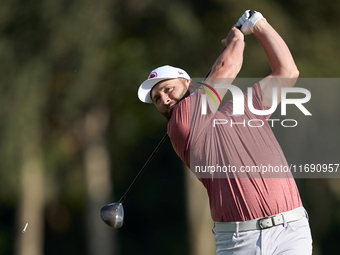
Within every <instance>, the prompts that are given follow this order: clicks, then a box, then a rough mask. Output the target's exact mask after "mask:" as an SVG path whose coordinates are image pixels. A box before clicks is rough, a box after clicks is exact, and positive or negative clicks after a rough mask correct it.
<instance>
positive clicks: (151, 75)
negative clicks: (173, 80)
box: [149, 72, 157, 79]
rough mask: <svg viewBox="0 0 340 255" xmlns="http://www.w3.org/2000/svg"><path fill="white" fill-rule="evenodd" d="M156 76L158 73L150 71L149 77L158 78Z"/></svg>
mask: <svg viewBox="0 0 340 255" xmlns="http://www.w3.org/2000/svg"><path fill="white" fill-rule="evenodd" d="M156 77H157V73H156V72H152V73H150V76H149V79H152V78H156Z"/></svg>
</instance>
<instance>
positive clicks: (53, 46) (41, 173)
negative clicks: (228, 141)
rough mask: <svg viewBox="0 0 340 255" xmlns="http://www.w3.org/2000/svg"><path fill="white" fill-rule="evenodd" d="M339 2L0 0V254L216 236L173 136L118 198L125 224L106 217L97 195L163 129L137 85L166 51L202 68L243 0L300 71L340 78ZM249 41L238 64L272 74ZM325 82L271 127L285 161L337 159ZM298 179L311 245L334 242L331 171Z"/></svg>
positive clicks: (334, 87)
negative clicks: (287, 119)
mask: <svg viewBox="0 0 340 255" xmlns="http://www.w3.org/2000/svg"><path fill="white" fill-rule="evenodd" d="M339 7H340V2H339V1H328V2H325V1H321V0H309V1H307V0H285V1H269V0H261V1H256V3H254V2H253V1H249V0H246V1H232V0H224V1H222V0H211V1H204V0H196V1H193V0H186V1H180V0H172V1H169V0H158V1H156V0H146V1H137V0H124V1H123V0H120V1H119V0H111V1H109V0H97V1H90V0H73V1H66V0H54V1H42V0H26V1H23V0H3V1H2V3H1V8H0V31H1V37H0V53H1V61H0V81H1V83H0V120H1V121H0V254H1V255H2V254H6V255H7V254H17V255H21V254H25V255H42V254H48V255H54V254H64V255H66V254H73V255H75V254H88V255H93V254H102V255H105V254H124V255H128V254H148V255H150V254H159V253H162V254H195V255H197V254H199V252H198V251H197V250H202V249H204V247H211V243H212V244H213V241H214V240H213V236H212V234H210V232H209V231H210V228H211V227H212V221H211V220H210V218H209V217H210V216H209V212H207V208H206V206H204V205H206V197H205V196H206V195H205V193H204V191H202V187H201V186H197V185H196V184H197V180H194V179H191V178H189V177H188V170H187V169H185V168H184V167H183V165H182V163H181V161H180V160H179V159H178V157H177V156H176V154H175V153H174V151H173V149H172V147H171V144H170V141H169V140H167V141H166V142H165V144H164V145H163V146H162V148H161V150H160V151H159V152H158V154H157V157H156V158H155V159H154V160H153V161H152V163H151V164H150V165H149V169H148V171H147V172H146V173H145V174H144V175H143V177H142V179H141V180H140V181H139V183H138V184H137V185H136V187H135V189H134V190H133V191H132V192H131V193H130V195H129V197H128V199H127V200H126V201H125V202H124V209H125V223H124V226H123V228H121V229H119V230H114V229H111V228H109V227H107V226H106V225H105V224H104V223H103V222H101V219H100V216H99V210H100V208H101V207H102V206H103V205H105V204H107V203H110V202H112V201H118V200H119V198H120V196H121V195H122V194H123V193H124V191H125V190H126V188H127V187H128V185H129V184H130V183H131V181H132V180H133V178H134V177H135V175H136V174H137V172H138V171H139V169H140V168H141V166H142V165H143V164H144V162H145V160H146V159H147V157H148V156H149V155H150V153H151V152H152V150H153V149H154V148H155V146H156V145H157V143H158V141H159V140H160V139H161V137H162V136H163V134H164V133H165V132H166V120H165V119H164V118H163V117H161V116H160V114H159V113H158V112H157V110H156V109H155V107H152V106H150V105H147V104H142V103H140V102H139V100H138V98H137V89H138V86H139V85H140V83H141V82H142V81H144V80H145V79H146V78H147V76H148V74H149V73H150V71H151V70H153V69H155V68H156V67H158V66H161V65H164V64H170V65H173V66H178V67H181V68H183V69H185V70H186V71H187V72H188V73H189V74H190V75H191V77H204V76H205V74H206V73H207V71H208V70H209V69H210V67H211V66H212V64H213V63H214V61H215V59H216V58H217V57H218V55H219V54H220V52H221V50H222V48H223V47H222V45H221V44H220V40H221V39H222V38H224V37H225V36H226V35H227V34H228V32H229V29H230V28H231V26H232V25H233V24H235V23H236V21H237V19H238V18H239V17H240V16H241V15H242V14H243V12H244V11H245V10H246V9H255V10H258V11H261V12H262V13H263V15H264V16H265V17H266V18H267V20H268V21H269V22H270V23H271V24H272V26H273V27H274V28H275V29H276V30H277V31H278V32H279V33H280V34H281V35H282V37H283V38H284V40H285V41H286V42H287V44H288V46H289V47H290V49H291V51H292V54H293V56H294V59H295V61H296V64H297V66H298V68H299V70H300V77H305V78H306V77H313V78H336V77H337V76H338V70H339V66H340V58H339V56H340V54H339V51H340V49H339V47H338V38H339V36H338V26H339V24H340V17H339V15H338V12H337V10H338V9H339ZM246 44H247V45H246V50H245V59H244V65H243V68H242V71H241V72H240V77H244V78H248V77H258V78H260V77H264V76H266V75H267V74H268V73H269V72H270V67H269V65H268V61H267V59H266V56H265V54H264V51H263V50H262V49H261V47H260V45H259V43H258V42H257V41H256V40H255V38H254V37H253V36H248V37H246ZM332 81H334V82H333V83H332V84H331V85H329V84H327V83H328V82H329V80H327V79H322V80H320V86H317V87H313V90H312V91H311V92H312V101H311V102H310V103H309V107H310V109H311V111H312V112H313V119H312V120H311V122H308V121H306V122H304V121H303V120H301V122H302V123H301V126H299V128H297V129H294V130H290V131H289V132H287V131H286V130H283V129H282V128H281V129H280V128H277V129H274V132H275V133H276V135H277V138H278V140H279V141H280V143H281V145H282V147H283V149H284V152H285V153H286V156H287V159H288V161H289V162H297V163H301V162H304V163H312V162H310V161H309V160H310V159H311V158H313V159H316V158H317V159H319V161H317V162H318V163H340V162H339V161H338V162H335V161H334V160H339V159H338V158H339V155H340V153H339V149H338V148H337V146H338V145H339V142H340V133H339V131H338V128H337V127H338V125H339V118H338V117H339V109H340V107H339V103H338V100H337V96H338V95H339V92H340V91H339V86H338V85H339V82H338V81H337V80H336V79H335V80H332ZM325 83H326V84H325ZM326 85H328V87H327V86H326ZM325 86H326V87H327V91H325V90H324V88H325ZM313 96H314V97H313ZM314 98H318V99H319V100H314ZM314 113H315V114H314ZM293 116H295V115H293ZM297 118H301V116H297ZM309 121H310V120H309ZM332 160H333V161H332ZM297 184H298V186H299V189H300V193H301V196H302V199H303V202H304V205H305V207H306V209H307V210H308V212H309V216H310V219H311V220H310V223H311V228H312V234H313V239H314V243H313V245H314V254H315V255H319V254H338V251H339V249H340V245H339V243H338V238H339V236H340V230H339V229H340V217H339V215H340V204H339V199H340V188H339V187H340V181H339V179H336V178H333V179H331V178H328V179H327V178H322V179H315V178H310V179H306V178H302V179H297ZM200 203H201V204H200ZM202 222H205V225H204V226H203V223H202ZM26 223H28V227H27V231H26V233H22V230H23V228H24V226H25V224H26ZM197 247H200V248H197ZM209 249H211V248H207V250H209ZM213 252H214V250H213V248H212V250H210V252H208V251H204V252H202V251H201V254H213Z"/></svg>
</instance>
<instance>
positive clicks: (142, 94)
mask: <svg viewBox="0 0 340 255" xmlns="http://www.w3.org/2000/svg"><path fill="white" fill-rule="evenodd" d="M168 79H174V78H173V77H171V78H170V77H169V78H167V77H162V78H153V79H149V80H146V81H144V82H143V83H142V84H141V85H140V86H139V89H138V98H139V100H140V101H142V102H144V103H153V101H152V99H151V95H150V92H151V90H152V88H153V87H154V86H155V85H156V84H157V83H158V82H160V81H164V80H168Z"/></svg>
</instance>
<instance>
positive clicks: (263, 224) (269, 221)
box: [259, 217, 274, 229]
mask: <svg viewBox="0 0 340 255" xmlns="http://www.w3.org/2000/svg"><path fill="white" fill-rule="evenodd" d="M273 226H274V222H273V218H272V217H268V218H262V219H260V220H259V227H260V229H266V228H271V227H273Z"/></svg>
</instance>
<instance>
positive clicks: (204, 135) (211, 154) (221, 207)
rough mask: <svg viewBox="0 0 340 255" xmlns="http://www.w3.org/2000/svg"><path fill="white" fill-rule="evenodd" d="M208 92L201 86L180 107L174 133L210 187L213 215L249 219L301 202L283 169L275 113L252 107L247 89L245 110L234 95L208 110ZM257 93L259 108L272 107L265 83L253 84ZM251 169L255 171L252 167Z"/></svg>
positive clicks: (185, 157)
mask: <svg viewBox="0 0 340 255" xmlns="http://www.w3.org/2000/svg"><path fill="white" fill-rule="evenodd" d="M204 93H205V92H204V91H203V90H200V89H197V90H196V91H195V92H194V93H193V94H191V95H190V96H188V97H186V98H184V99H183V100H182V101H180V102H179V103H178V104H177V105H176V106H175V108H174V110H173V112H172V116H171V118H170V121H169V123H168V135H169V137H170V139H171V143H172V145H173V148H174V150H175V151H176V153H177V154H178V156H179V157H180V158H181V159H182V160H183V162H184V163H185V164H186V165H187V166H188V167H189V168H190V170H191V171H192V172H193V173H194V174H195V175H196V177H197V178H198V179H199V180H200V181H201V182H202V184H203V185H204V187H205V188H206V189H207V193H208V196H209V204H210V211H211V216H212V219H213V220H214V221H216V222H233V221H247V220H253V219H257V218H263V217H268V216H271V215H275V214H279V213H282V212H286V211H289V210H292V209H295V208H297V207H301V206H302V202H301V199H300V195H299V192H298V189H297V186H296V183H295V180H294V178H293V176H292V174H291V173H290V172H289V171H288V172H287V171H283V170H282V169H285V170H287V169H288V168H289V167H288V163H287V161H286V158H285V156H284V154H283V151H282V149H281V147H280V145H279V143H278V141H277V140H276V138H275V136H274V134H273V131H272V129H271V127H270V123H269V122H268V121H267V119H268V118H269V117H270V116H269V115H266V116H263V115H255V114H253V113H252V112H251V111H250V110H249V108H248V101H247V96H248V95H247V92H244V93H243V96H244V105H245V109H244V115H239V116H232V110H233V99H231V100H230V101H228V102H227V103H226V104H225V105H223V106H221V107H220V109H219V110H218V111H217V112H216V113H212V112H211V111H210V110H209V107H207V108H208V109H207V114H206V115H202V113H201V110H202V96H201V95H202V94H204ZM252 98H253V100H252V101H253V106H254V108H255V109H258V110H266V109H268V107H265V106H264V105H263V94H262V90H261V87H260V84H259V83H256V84H255V85H254V86H253V87H252ZM214 120H215V121H214ZM216 120H220V121H216ZM216 123H219V124H216ZM222 123H224V124H222ZM208 169H210V171H207V170H208ZM250 169H253V170H254V172H250V171H246V170H250ZM258 169H266V170H267V172H262V171H256V170H258ZM273 169H275V170H276V172H274V170H273ZM222 170H223V171H222ZM270 171H272V173H271V174H270V173H269V172H270Z"/></svg>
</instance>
